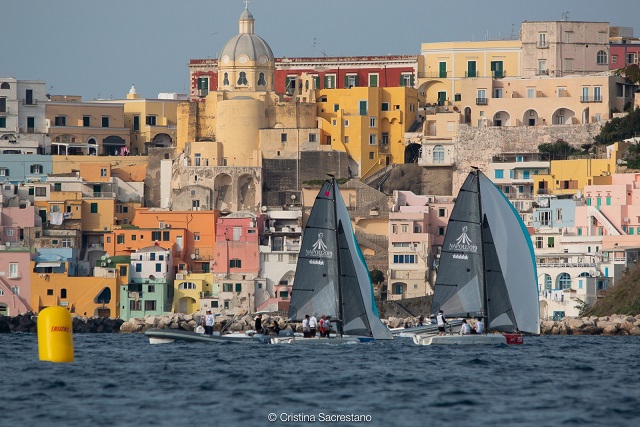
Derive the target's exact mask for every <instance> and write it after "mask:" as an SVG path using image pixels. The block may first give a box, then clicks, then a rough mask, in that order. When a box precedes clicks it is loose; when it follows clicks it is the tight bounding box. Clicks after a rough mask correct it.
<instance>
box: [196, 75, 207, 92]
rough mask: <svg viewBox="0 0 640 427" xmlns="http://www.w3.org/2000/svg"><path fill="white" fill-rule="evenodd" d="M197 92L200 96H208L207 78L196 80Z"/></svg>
mask: <svg viewBox="0 0 640 427" xmlns="http://www.w3.org/2000/svg"><path fill="white" fill-rule="evenodd" d="M198 92H199V93H198V94H199V95H200V96H207V95H208V94H209V78H207V77H199V78H198Z"/></svg>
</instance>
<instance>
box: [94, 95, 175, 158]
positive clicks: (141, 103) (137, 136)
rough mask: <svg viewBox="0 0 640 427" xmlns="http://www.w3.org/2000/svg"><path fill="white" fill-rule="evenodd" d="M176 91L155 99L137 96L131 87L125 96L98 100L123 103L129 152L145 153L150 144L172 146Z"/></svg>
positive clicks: (134, 153)
mask: <svg viewBox="0 0 640 427" xmlns="http://www.w3.org/2000/svg"><path fill="white" fill-rule="evenodd" d="M184 101H185V100H184V99H179V97H178V95H177V94H175V93H170V94H169V93H168V94H160V95H159V96H158V98H140V94H138V92H137V91H136V88H135V86H131V89H130V90H129V93H128V94H127V99H118V100H114V101H101V102H103V103H118V104H124V125H125V127H127V128H128V129H129V130H130V138H131V154H133V155H139V154H147V152H148V149H149V148H150V147H151V148H153V147H175V146H176V141H177V134H178V104H180V103H181V102H184Z"/></svg>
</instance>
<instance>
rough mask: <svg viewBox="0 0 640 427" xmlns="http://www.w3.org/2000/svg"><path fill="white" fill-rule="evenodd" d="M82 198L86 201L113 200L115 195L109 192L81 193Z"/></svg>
mask: <svg viewBox="0 0 640 427" xmlns="http://www.w3.org/2000/svg"><path fill="white" fill-rule="evenodd" d="M82 197H85V198H88V199H115V198H116V193H113V192H111V191H102V192H95V191H94V192H92V193H82Z"/></svg>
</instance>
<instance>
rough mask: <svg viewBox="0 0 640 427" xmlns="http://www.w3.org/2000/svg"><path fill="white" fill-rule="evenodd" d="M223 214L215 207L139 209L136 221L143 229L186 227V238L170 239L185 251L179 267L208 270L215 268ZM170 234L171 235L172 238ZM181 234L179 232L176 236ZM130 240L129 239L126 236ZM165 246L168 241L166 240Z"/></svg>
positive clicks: (196, 270) (182, 251) (181, 268)
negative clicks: (217, 230) (216, 249)
mask: <svg viewBox="0 0 640 427" xmlns="http://www.w3.org/2000/svg"><path fill="white" fill-rule="evenodd" d="M219 217H220V211H219V210H213V211H170V210H167V209H154V208H140V209H136V212H135V217H134V219H133V225H134V226H137V227H139V228H140V229H153V230H159V231H166V230H167V229H183V230H184V235H183V240H182V242H180V241H171V240H170V241H169V243H170V244H175V246H176V249H175V250H176V252H178V247H179V246H180V248H179V249H180V250H179V252H180V253H181V254H182V257H181V259H182V262H181V263H180V264H179V265H178V270H179V272H180V273H181V272H182V271H184V270H186V271H190V272H202V273H208V272H209V271H211V261H212V260H213V254H214V252H213V250H214V247H215V235H216V231H215V230H216V221H217V220H218V218H219ZM171 236H172V235H171V234H170V238H171ZM177 237H179V235H175V238H177ZM125 242H126V240H125ZM162 245H163V246H165V245H167V243H166V242H165V243H162Z"/></svg>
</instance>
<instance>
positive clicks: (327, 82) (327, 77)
mask: <svg viewBox="0 0 640 427" xmlns="http://www.w3.org/2000/svg"><path fill="white" fill-rule="evenodd" d="M328 87H329V76H324V88H325V89H326V88H328Z"/></svg>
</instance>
